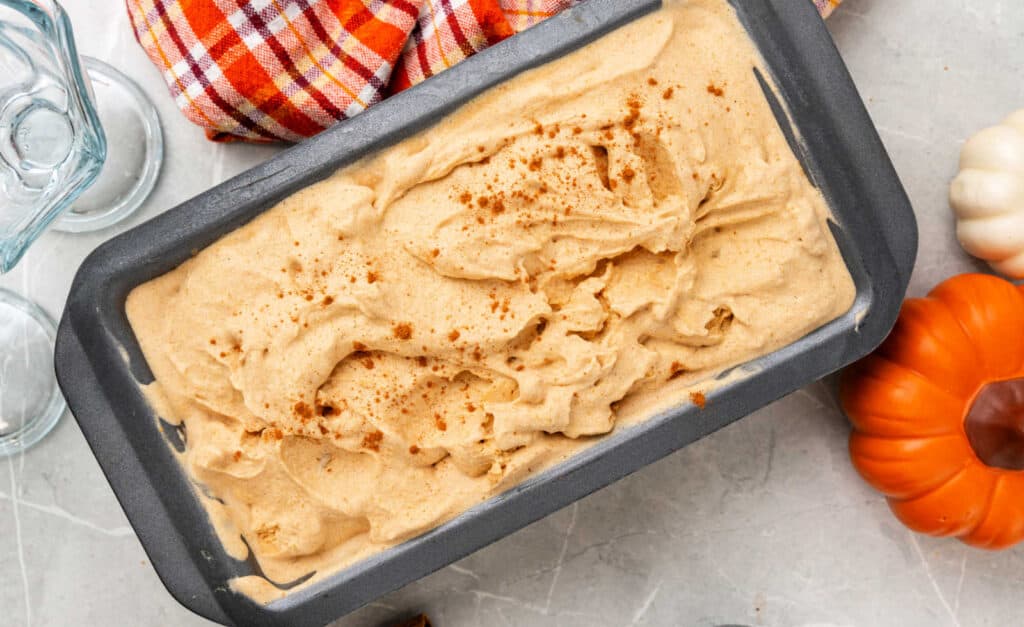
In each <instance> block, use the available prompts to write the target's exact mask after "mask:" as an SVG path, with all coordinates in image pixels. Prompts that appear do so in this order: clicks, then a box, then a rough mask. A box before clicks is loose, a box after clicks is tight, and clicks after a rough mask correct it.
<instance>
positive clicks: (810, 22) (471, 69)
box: [56, 0, 917, 626]
mask: <svg viewBox="0 0 1024 627" xmlns="http://www.w3.org/2000/svg"><path fill="white" fill-rule="evenodd" d="M733 2H734V4H735V6H736V9H737V11H738V12H739V14H740V17H741V19H742V21H743V23H744V24H745V26H746V27H747V29H748V31H749V33H750V35H751V36H752V38H753V39H754V41H755V42H756V44H757V46H758V47H759V49H760V51H761V53H762V55H763V56H764V58H765V61H766V63H767V67H768V70H769V72H770V73H771V75H772V78H773V80H774V82H775V84H776V86H777V88H778V91H777V93H778V96H779V98H780V99H781V100H782V101H783V103H784V105H782V104H780V103H779V102H777V101H776V100H775V96H774V95H773V94H772V93H770V92H769V93H767V94H766V97H768V99H769V101H771V102H772V105H773V109H774V110H775V112H776V117H777V118H778V119H779V122H780V125H781V126H782V128H783V130H784V132H785V133H786V134H787V137H788V138H789V139H790V143H791V144H792V146H793V149H794V150H795V152H796V153H797V155H798V157H799V158H800V159H801V161H802V162H803V164H804V166H805V168H806V170H807V172H808V173H809V175H810V177H811V180H812V181H813V182H814V184H815V185H817V186H818V187H819V188H820V189H821V191H822V192H823V193H824V195H825V197H826V198H827V199H828V202H829V204H830V206H831V208H832V211H833V212H834V215H835V224H834V228H833V231H834V233H835V236H836V238H837V240H838V242H839V247H840V249H841V251H842V254H843V257H844V259H845V261H846V263H847V266H848V267H849V269H850V272H851V273H852V275H853V277H854V281H855V283H856V287H857V297H856V301H855V303H854V305H853V308H852V309H851V310H850V311H849V312H848V313H847V314H845V315H844V316H843V317H841V318H840V319H838V320H835V321H834V322H831V323H829V324H827V325H825V326H824V327H822V328H820V329H818V330H817V331H814V332H813V333H811V334H810V335H808V336H806V337H804V338H803V339H801V340H799V341H797V342H795V343H794V344H792V345H790V346H788V347H786V348H784V349H782V350H779V351H776V352H774V353H772V354H770V355H767V356H765V357H763V358H760V359H758V360H756V362H755V363H754V364H753V366H755V367H753V368H750V374H749V376H746V377H743V378H740V379H739V380H736V381H735V382H733V383H730V384H728V385H726V386H724V387H722V388H720V389H718V390H716V391H715V392H714V393H713V394H711V395H710V398H709V399H708V400H709V402H708V404H707V408H706V409H704V410H698V409H697V408H696V407H695V406H693V405H690V404H687V405H686V406H683V407H679V408H677V409H674V410H672V411H668V412H666V413H663V414H660V415H658V416H656V417H654V418H652V419H650V420H648V421H646V422H644V423H642V424H640V425H639V426H637V427H634V428H630V429H626V430H622V431H620V432H617V433H615V434H613V435H611V436H610V437H608V438H607V439H605V440H603V441H601V442H600V443H599V444H598V445H596V446H594V447H592V448H590V449H588V450H587V451H585V452H583V453H581V454H579V455H578V456H576V457H574V458H572V459H570V460H569V461H567V462H565V463H563V464H561V465H560V466H557V467H555V468H553V469H551V470H549V471H548V472H545V473H543V474H542V475H540V476H536V477H533V478H531V479H530V480H528V481H526V482H525V483H523V484H522V485H519V486H518V487H516V488H514V489H512V490H510V491H509V492H507V493H505V494H502V495H500V496H497V497H495V498H493V499H491V500H490V501H487V502H485V503H483V504H481V505H479V506H478V507H475V508H473V509H472V510H470V511H468V512H466V513H464V514H463V515H461V516H459V517H458V518H456V519H455V520H452V521H451V522H449V523H447V524H445V525H442V526H441V527H439V528H437V529H434V530H433V531H431V532H429V533H427V534H425V535H423V536H421V537H419V538H416V539H414V540H411V541H409V542H406V543H404V544H402V545H400V546H397V547H395V548H393V549H390V550H388V551H386V552H384V553H381V554H379V555H377V556H375V557H373V558H371V559H369V560H366V561H364V562H361V563H359V564H356V565H355V566H353V567H350V568H348V569H346V570H343V571H341V572H338V573H336V574H334V575H331V576H330V577H328V578H326V579H324V580H323V581H320V582H318V583H316V584H314V585H312V586H310V587H308V588H305V589H302V590H298V591H296V592H295V593H294V594H290V595H288V596H286V597H285V598H283V599H281V600H279V601H275V602H273V603H271V604H269V605H267V606H262V605H259V604H257V603H255V602H253V601H251V600H249V599H248V598H246V597H243V596H241V595H237V594H235V593H233V592H231V591H230V589H229V588H228V581H229V580H230V579H232V578H234V577H238V576H242V575H249V574H253V573H258V572H259V570H258V565H257V564H255V562H254V561H253V560H252V559H250V560H248V561H238V560H235V559H233V558H231V557H230V556H229V555H227V554H226V553H225V552H224V550H223V548H222V547H221V543H220V541H219V540H218V539H217V536H216V535H215V533H214V531H213V528H212V527H211V526H210V523H209V521H208V520H207V515H206V512H205V510H204V509H203V507H202V505H201V504H200V503H199V501H198V500H197V499H196V498H195V497H194V496H193V489H192V487H191V485H190V480H189V478H188V476H187V475H186V474H185V472H184V470H183V468H182V467H181V466H180V465H179V463H178V462H177V461H176V459H175V458H174V456H173V455H172V450H171V446H170V445H174V444H177V445H179V446H180V442H171V441H170V440H171V439H173V434H174V430H173V429H167V430H166V431H167V432H168V434H169V435H165V433H164V430H163V429H161V428H159V426H158V425H159V420H158V417H157V416H155V415H153V410H152V408H151V407H150V406H149V405H148V404H147V402H146V400H145V398H144V397H143V395H142V393H141V391H140V389H139V383H140V382H142V383H146V382H149V381H151V380H152V375H151V373H150V372H149V369H148V367H147V365H146V361H145V359H144V358H143V356H142V354H141V352H140V350H139V346H138V343H137V341H136V339H135V337H134V335H133V333H132V330H131V328H130V327H129V325H128V321H127V319H126V317H125V309H124V305H125V298H126V296H127V294H128V292H129V291H130V290H131V289H132V288H134V287H135V286H137V285H139V284H140V283H143V282H145V281H148V280H150V279H152V278H154V277H156V276H158V275H160V274H163V273H165V272H167V271H168V270H171V269H172V268H174V267H175V266H177V265H178V264H180V263H181V262H183V261H185V260H186V259H187V258H188V257H189V256H190V255H191V254H193V252H194V251H196V250H199V249H202V248H203V247H205V246H207V245H209V244H211V243H213V242H214V241H215V240H217V239H218V238H220V237H221V236H222V235H224V234H225V233H228V232H229V231H231V230H233V229H235V228H237V227H239V226H241V225H243V224H245V223H246V222H248V221H249V220H251V219H252V218H253V217H254V216H256V215H258V214H259V213H260V212H262V211H264V210H266V209H268V208H269V207H271V206H273V205H274V204H276V203H277V202H278V201H280V200H281V199H283V198H285V197H286V196H288V195H289V194H291V193H293V192H295V191H296V190H298V189H300V188H303V187H305V186H307V185H309V184H311V183H313V182H315V181H318V180H321V179H323V178H325V177H326V176H328V175H329V174H331V173H332V172H334V171H335V170H336V169H338V168H339V167H340V166H343V165H345V164H347V163H350V162H351V161H353V160H354V159H356V158H358V157H360V156H362V155H365V154H367V153H369V152H370V151H373V150H377V149H379V148H381V147H383V146H387V145H389V144H392V143H394V142H396V141H398V140H399V139H401V138H404V137H406V136H408V135H410V134H412V133H414V132H416V131H418V130H420V129H423V128H424V127H427V126H429V125H430V124H432V123H433V122H435V121H437V120H438V119H439V118H440V117H441V116H443V115H444V114H446V113H448V112H450V111H452V110H453V109H454V108H456V107H457V106H458V105H459V104H461V103H464V102H466V101H467V100H468V99H470V98H472V97H473V96H474V95H476V94H478V93H480V92H481V91H483V90H484V89H486V88H488V87H490V86H492V85H495V84H496V83H499V82H501V81H503V80H505V79H507V78H509V77H511V76H513V75H515V74H517V73H519V72H521V71H523V70H525V69H527V68H530V67H534V66H536V65H539V64H540V63H543V62H545V61H548V60H550V59H553V58H556V57H558V56H560V55H563V54H565V53H566V52H568V51H569V50H572V49H574V48H577V47H579V46H581V45H583V44H584V43H587V42H590V41H592V40H593V39H595V38H596V37H598V36H600V35H601V34H603V33H605V32H607V31H609V30H610V29H613V28H615V27H616V26H619V25H621V24H623V23H625V22H627V21H629V20H631V19H633V18H635V17H637V16H639V15H641V14H643V13H645V12H647V11H649V10H652V9H654V8H656V7H657V6H658V5H659V2H656V1H651V0H590V1H589V2H586V3H584V4H582V5H580V6H578V7H576V8H574V9H572V10H569V11H567V12H565V13H563V14H561V15H559V16H557V17H555V18H553V19H551V20H548V21H547V22H545V23H543V24H541V25H539V26H537V27H535V28H533V29H530V30H529V31H527V32H525V33H523V34H520V35H517V36H516V37H513V38H511V39H509V40H507V41H505V42H503V43H501V44H499V45H497V46H495V47H493V48H491V49H489V50H487V51H485V52H483V53H481V54H479V55H477V56H475V57H472V58H471V59H468V60H467V61H465V62H463V63H461V64H459V65H458V66H456V67H454V68H452V69H451V70H448V71H446V72H444V73H443V74H441V75H439V76H437V77H435V78H432V79H430V80H429V81H426V82H425V83H423V84H421V85H419V86H418V87H416V88H414V89H411V90H409V91H407V92H404V93H402V94H400V95H398V96H396V97H394V98H391V99H389V100H387V101H385V102H384V103H382V104H380V105H378V106H376V107H374V108H372V109H370V110H369V111H367V112H365V113H363V114H361V115H359V116H357V117H355V118H354V119H352V120H349V121H347V122H344V123H341V124H338V125H336V126H335V127H334V128H332V129H330V130H328V131H327V132H325V133H323V134H321V135H320V136H318V137H316V138H313V139H311V140H309V141H306V142H304V143H302V144H300V145H298V146H295V147H293V148H291V149H289V150H287V151H285V152H283V153H281V154H280V155H278V156H276V157H275V158H273V159H271V160H270V161H268V162H266V163H264V164H263V165H261V166H259V167H257V168H254V169H252V170H250V171H248V172H246V173H244V174H242V175H240V176H238V177H236V178H234V179H232V180H230V181H228V182H226V183H224V184H222V185H219V186H217V187H216V188H214V189H211V190H210V191H208V192H206V193H204V194H202V195H200V196H198V197H196V198H193V199H192V200H190V201H188V202H186V203H184V204H182V205H181V206H179V207H177V208H176V209H173V210H171V211H168V212H166V213H164V214H163V215H161V216H159V217H158V218H156V219H154V220H152V221H150V222H148V223H146V224H144V225H142V226H140V227H138V228H136V229H134V230H132V231H130V232H128V233H125V234H124V235H121V236H119V237H117V238H115V239H113V240H111V241H110V242H108V243H106V244H104V245H103V246H101V247H100V248H99V249H97V250H96V251H95V252H94V253H93V254H92V255H90V256H89V258H88V259H87V260H86V261H85V263H83V264H82V267H81V269H80V270H79V272H78V275H77V276H76V278H75V281H74V285H73V286H72V288H71V294H70V296H69V297H68V302H67V307H66V309H65V311H64V316H63V318H62V320H61V323H60V331H59V333H58V338H57V350H56V365H57V376H58V379H59V380H60V385H61V388H62V389H63V391H64V395H65V396H66V397H67V400H68V405H69V406H70V408H71V411H72V413H74V415H75V418H76V419H77V421H78V424H79V425H80V426H81V429H82V431H83V432H84V434H85V437H86V439H87V440H88V441H89V445H90V446H91V447H92V450H93V452H94V453H95V455H96V458H97V459H98V460H99V462H100V465H101V466H102V468H103V471H104V473H106V476H107V479H108V480H109V481H110V485H111V486H112V487H113V488H114V492H115V493H116V494H117V498H118V499H119V500H120V502H121V505H122V507H123V508H124V510H125V513H126V514H127V515H128V519H129V520H130V521H131V524H132V526H133V527H134V529H135V532H136V533H137V534H138V536H139V539H140V540H141V541H142V545H143V546H144V547H145V550H146V552H147V553H148V555H149V558H150V560H151V561H152V563H153V566H154V567H155V568H156V570H157V572H158V573H159V575H160V578H161V579H162V580H163V583H164V585H165V586H167V589H168V590H169V591H170V592H171V594H172V595H174V597H175V598H176V599H178V600H179V601H180V602H181V603H182V604H183V605H185V606H186V607H188V608H189V609H191V610H193V611H195V612H196V613H198V614H201V615H203V616H205V617H207V618H210V619H212V620H215V621H219V622H221V623H225V624H235V625H289V626H295V625H320V624H324V623H327V622H329V621H331V620H333V619H335V618H338V617H339V616H341V615H343V614H345V613H347V612H350V611H352V610H354V609H356V608H358V607H359V606H361V605H363V604H365V603H367V602H369V601H371V600H372V599H374V598H375V597H378V596H380V595H383V594H385V593H387V592H389V591H391V590H394V589H396V588H398V587H400V586H402V585H404V584H406V583H409V582H411V581H413V580H415V579H417V578H419V577H422V576H424V575H426V574H428V573H430V572H432V571H434V570H437V569H438V568H441V567H443V566H445V565H446V564H449V563H451V562H453V561H455V560H457V559H459V558H461V557H463V556H465V555H467V554H468V553H471V552H472V551H475V550H477V549H479V548H481V547H483V546H485V545H487V544H489V543H491V542H493V541H495V540H497V539H499V538H501V537H502V536H505V535H508V534H510V533H512V532H513V531H515V530H517V529H519V528H521V527H523V526H524V525H527V524H528V523H530V522H533V521H535V520H537V519H539V518H541V517H543V516H546V515H547V514H550V513H551V512H554V511H555V510H557V509H559V508H561V507H564V506H565V505H568V504H569V503H571V502H572V501H574V500H576V499H579V498H581V497H583V496H585V495H587V494H589V493H591V492H593V491H594V490H597V489H598V488H600V487H602V486H605V485H607V484H609V483H611V482H612V481H615V480H617V479H619V478H621V477H623V476H625V475H627V474H629V473H631V472H633V471H635V470H637V469H638V468H641V467H642V466H644V465H646V464H649V463H651V462H653V461H655V460H657V459H659V458H660V457H663V456H665V455H667V454H669V453H671V452H672V451H675V450H677V449H679V448H681V447H683V446H686V445H687V444H689V443H691V442H693V441H695V440H697V439H699V438H701V437H704V436H705V435H707V434H709V433H711V432H713V431H715V430H716V429H719V428H721V427H723V426H725V425H727V424H729V423H730V422H733V421H735V420H736V419H738V418H740V417H742V416H745V415H746V414H749V413H750V412H752V411H754V410H755V409H757V408H759V407H762V406H763V405H766V404H767V403H770V402H771V401H773V400H775V399H777V398H779V397H781V396H783V395H785V394H787V393H789V392H792V391H793V390H795V389H797V388H799V387H801V386H803V385H806V384H807V383H810V382H811V381H814V380H815V379H818V378H820V377H822V376H824V375H826V374H829V373H831V372H833V371H835V370H837V369H839V368H841V367H843V366H844V365H846V364H848V363H850V362H852V361H854V360H856V359H857V358H859V357H861V356H863V355H865V354H866V353H868V352H869V351H870V350H871V349H873V348H874V347H875V346H876V345H878V344H879V342H881V340H882V339H883V338H884V336H885V335H886V333H887V332H888V331H889V329H890V328H891V326H892V325H893V323H894V321H895V318H896V315H897V312H898V310H899V307H900V303H901V300H902V298H903V295H904V292H905V290H906V286H907V282H908V280H909V278H910V271H911V268H912V266H913V261H914V256H915V253H916V250H917V228H916V225H915V222H914V217H913V213H912V211H911V208H910V204H909V202H908V200H907V197H906V195H905V193H904V191H903V189H902V187H901V186H900V183H899V180H898V179H897V177H896V173H895V172H894V171H893V168H892V165H891V163H890V162H889V158H888V156H887V155H886V153H885V150H884V148H883V147H882V144H881V142H880V140H879V138H878V135H877V133H876V132H875V129H874V128H873V126H872V124H871V121H870V119H869V118H868V115H867V112H866V111H865V110H864V106H863V104H862V102H861V100H860V98H859V96H858V95H857V92H856V90H855V88H854V86H853V84H852V82H851V80H850V77H849V75H848V74H847V71H846V69H845V67H844V66H843V63H842V61H841V60H840V58H839V55H838V53H837V52H836V49H835V47H834V45H833V43H832V40H831V38H830V37H829V35H828V33H827V32H826V30H825V28H824V26H823V25H822V22H821V20H820V18H819V17H818V15H817V14H816V13H815V11H814V8H813V6H812V4H811V3H810V2H808V1H806V0H803V1H800V0H733ZM752 71H753V69H752ZM766 91H767V90H766ZM784 111H788V112H789V114H790V119H787V116H786V114H785V113H784Z"/></svg>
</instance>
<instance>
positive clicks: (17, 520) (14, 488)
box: [7, 451, 32, 627]
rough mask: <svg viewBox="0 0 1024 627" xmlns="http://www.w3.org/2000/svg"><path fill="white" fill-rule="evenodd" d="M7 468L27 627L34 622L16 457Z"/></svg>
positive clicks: (10, 458) (8, 461) (22, 454)
mask: <svg viewBox="0 0 1024 627" xmlns="http://www.w3.org/2000/svg"><path fill="white" fill-rule="evenodd" d="M19 457H20V458H21V468H22V469H24V466H25V452H24V451H22V452H21V455H20V456H19ZM7 468H8V471H9V473H8V474H9V476H10V479H11V511H12V512H13V513H14V543H15V547H16V550H17V552H18V567H19V569H20V570H21V586H22V591H23V592H24V598H25V627H29V626H30V625H31V624H32V600H31V595H30V594H29V589H28V568H26V566H25V545H24V543H23V542H22V539H21V515H20V514H19V513H18V480H17V479H16V478H15V476H14V458H12V457H8V458H7Z"/></svg>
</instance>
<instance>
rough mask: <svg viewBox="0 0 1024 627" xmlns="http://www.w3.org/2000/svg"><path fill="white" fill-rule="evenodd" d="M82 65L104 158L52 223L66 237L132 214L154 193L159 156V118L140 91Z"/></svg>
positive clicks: (102, 67) (110, 72)
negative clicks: (101, 134) (104, 142)
mask: <svg viewBox="0 0 1024 627" xmlns="http://www.w3.org/2000/svg"><path fill="white" fill-rule="evenodd" d="M82 64H83V66H84V68H85V70H86V73H87V74H88V75H89V81H90V82H91V87H92V92H93V98H92V101H93V105H94V106H95V108H96V112H97V113H98V115H99V118H100V124H101V125H102V126H103V132H104V134H105V135H106V137H107V159H106V162H105V163H104V164H103V169H102V170H101V171H100V174H99V177H98V178H97V179H96V181H95V182H94V183H93V184H92V185H91V186H90V187H89V188H88V189H87V190H85V192H83V193H82V195H81V196H79V197H78V199H77V200H75V202H74V204H72V205H71V208H70V209H68V210H66V211H65V212H64V213H63V214H62V215H61V216H60V218H58V219H57V221H56V222H54V223H53V228H54V229H55V230H57V231H65V232H69V233H84V232H87V231H98V230H100V229H105V228H107V227H109V226H111V225H113V224H115V223H117V222H120V221H121V220H123V219H125V218H127V217H128V216H130V215H131V214H132V213H134V212H135V210H136V209H138V208H139V206H141V205H142V203H143V201H145V200H146V198H147V197H148V196H149V193H150V192H151V191H153V186H154V185H155V184H156V178H157V174H159V172H160V164H161V163H162V161H163V155H164V146H163V131H161V129H160V118H159V117H157V114H156V109H155V108H154V107H153V103H152V102H150V100H149V98H147V97H146V95H145V94H144V93H143V92H142V90H141V89H139V86H138V85H136V84H135V82H134V81H133V80H132V79H130V78H128V77H127V76H125V75H124V74H122V73H121V72H120V71H118V70H116V69H114V68H113V67H111V66H110V65H108V64H106V63H104V62H103V61H99V60H97V59H93V58H91V57H83V58H82Z"/></svg>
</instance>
